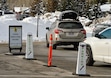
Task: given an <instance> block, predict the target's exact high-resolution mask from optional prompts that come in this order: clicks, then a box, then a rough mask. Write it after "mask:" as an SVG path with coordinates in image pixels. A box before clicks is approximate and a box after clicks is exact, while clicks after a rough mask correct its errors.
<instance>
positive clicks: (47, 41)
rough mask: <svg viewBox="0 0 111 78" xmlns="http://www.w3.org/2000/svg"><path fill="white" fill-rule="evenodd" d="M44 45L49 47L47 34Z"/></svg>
mask: <svg viewBox="0 0 111 78" xmlns="http://www.w3.org/2000/svg"><path fill="white" fill-rule="evenodd" d="M46 47H47V48H49V42H48V39H47V36H46Z"/></svg>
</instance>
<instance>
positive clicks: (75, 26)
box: [46, 17, 86, 49]
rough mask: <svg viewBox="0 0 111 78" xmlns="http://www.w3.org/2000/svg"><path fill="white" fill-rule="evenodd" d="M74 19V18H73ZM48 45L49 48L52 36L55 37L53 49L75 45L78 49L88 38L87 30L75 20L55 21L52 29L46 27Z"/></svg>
mask: <svg viewBox="0 0 111 78" xmlns="http://www.w3.org/2000/svg"><path fill="white" fill-rule="evenodd" d="M71 18H72V17H71ZM46 29H47V30H48V32H47V33H46V45H47V47H49V42H50V39H49V37H50V34H52V36H53V41H52V42H53V49H56V47H57V46H58V45H71V44H72V45H74V49H77V48H78V45H79V42H81V41H83V40H84V39H85V38H86V30H85V29H84V27H83V25H82V24H81V23H80V22H79V21H76V20H74V19H69V17H68V19H66V18H65V19H62V20H57V21H55V22H54V23H53V24H52V25H51V26H50V27H46Z"/></svg>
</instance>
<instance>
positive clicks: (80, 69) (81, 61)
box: [73, 42, 90, 76]
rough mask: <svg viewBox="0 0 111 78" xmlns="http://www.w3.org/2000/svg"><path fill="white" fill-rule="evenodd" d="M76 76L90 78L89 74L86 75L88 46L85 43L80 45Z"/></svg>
mask: <svg viewBox="0 0 111 78" xmlns="http://www.w3.org/2000/svg"><path fill="white" fill-rule="evenodd" d="M73 74H74V73H73ZM76 75H78V76H90V75H89V74H86V44H85V43H84V42H80V43H79V50H78V57H77V67H76Z"/></svg>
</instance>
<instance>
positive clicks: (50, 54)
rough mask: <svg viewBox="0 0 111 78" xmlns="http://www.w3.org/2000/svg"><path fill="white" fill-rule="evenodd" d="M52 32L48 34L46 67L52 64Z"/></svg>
mask: <svg viewBox="0 0 111 78" xmlns="http://www.w3.org/2000/svg"><path fill="white" fill-rule="evenodd" d="M52 40H53V38H52V34H51V35H50V42H49V55H48V67H50V66H51V65H52Z"/></svg>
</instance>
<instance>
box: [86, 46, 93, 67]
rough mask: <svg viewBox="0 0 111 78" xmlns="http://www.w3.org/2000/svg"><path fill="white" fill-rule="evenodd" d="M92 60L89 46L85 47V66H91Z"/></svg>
mask: <svg viewBox="0 0 111 78" xmlns="http://www.w3.org/2000/svg"><path fill="white" fill-rule="evenodd" d="M93 64H94V60H93V56H92V50H91V47H90V46H88V45H87V46H86V65H87V66H93Z"/></svg>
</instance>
